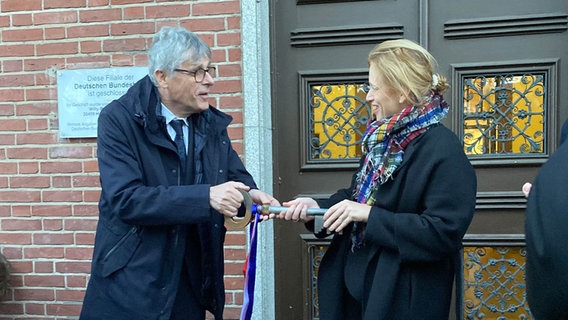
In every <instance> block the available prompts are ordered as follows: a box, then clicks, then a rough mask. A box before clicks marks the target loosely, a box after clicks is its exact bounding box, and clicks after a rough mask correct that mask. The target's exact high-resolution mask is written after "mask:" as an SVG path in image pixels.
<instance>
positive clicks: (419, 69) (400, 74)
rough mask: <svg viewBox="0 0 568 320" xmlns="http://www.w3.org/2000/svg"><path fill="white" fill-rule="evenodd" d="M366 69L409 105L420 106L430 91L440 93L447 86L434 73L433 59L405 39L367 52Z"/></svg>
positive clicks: (445, 80)
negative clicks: (399, 94) (380, 78)
mask: <svg viewBox="0 0 568 320" xmlns="http://www.w3.org/2000/svg"><path fill="white" fill-rule="evenodd" d="M368 62H369V67H372V68H376V70H377V71H379V74H381V75H382V77H383V80H384V82H385V83H384V84H385V85H387V86H390V87H392V88H393V89H395V90H397V91H398V92H400V93H402V94H403V95H404V96H405V97H406V100H407V101H409V102H411V103H412V104H413V105H418V106H421V105H422V104H423V98H424V97H425V96H427V95H428V94H429V93H430V92H434V93H435V94H442V93H443V92H444V91H446V89H448V88H449V87H450V86H449V84H448V82H447V79H446V78H445V77H443V76H441V75H439V74H436V73H435V68H436V67H437V65H438V63H437V62H436V59H434V57H433V56H432V55H431V54H430V53H429V52H428V51H427V50H426V49H424V48H423V47H421V46H420V45H419V44H417V43H415V42H413V41H411V40H408V39H397V40H388V41H384V42H381V43H380V44H378V45H377V46H376V47H375V48H374V49H373V50H371V52H370V53H369V58H368Z"/></svg>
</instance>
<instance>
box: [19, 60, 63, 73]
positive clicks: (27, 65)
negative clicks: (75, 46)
mask: <svg viewBox="0 0 568 320" xmlns="http://www.w3.org/2000/svg"><path fill="white" fill-rule="evenodd" d="M64 66H65V59H63V58H39V59H37V58H33V59H25V60H24V70H25V71H45V69H48V68H50V67H55V68H62V67H64Z"/></svg>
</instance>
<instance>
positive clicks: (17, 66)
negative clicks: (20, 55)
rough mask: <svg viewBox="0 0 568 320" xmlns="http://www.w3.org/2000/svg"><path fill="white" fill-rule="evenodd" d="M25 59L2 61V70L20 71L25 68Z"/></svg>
mask: <svg viewBox="0 0 568 320" xmlns="http://www.w3.org/2000/svg"><path fill="white" fill-rule="evenodd" d="M23 66H24V64H23V60H21V59H17V60H4V61H2V70H4V72H19V71H22V70H24V67H23Z"/></svg>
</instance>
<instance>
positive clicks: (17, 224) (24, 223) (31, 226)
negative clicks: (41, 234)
mask: <svg viewBox="0 0 568 320" xmlns="http://www.w3.org/2000/svg"><path fill="white" fill-rule="evenodd" d="M2 230H3V231H23V230H26V231H35V230H41V221H40V220H30V219H3V220H2Z"/></svg>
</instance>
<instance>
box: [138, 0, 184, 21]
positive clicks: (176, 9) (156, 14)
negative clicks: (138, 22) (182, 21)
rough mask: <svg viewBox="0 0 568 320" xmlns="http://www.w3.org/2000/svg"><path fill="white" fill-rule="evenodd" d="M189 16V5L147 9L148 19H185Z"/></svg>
mask: <svg viewBox="0 0 568 320" xmlns="http://www.w3.org/2000/svg"><path fill="white" fill-rule="evenodd" d="M187 16H189V5H187V4H183V5H158V6H153V7H146V19H157V18H169V19H171V18H176V17H177V18H184V17H187Z"/></svg>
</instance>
